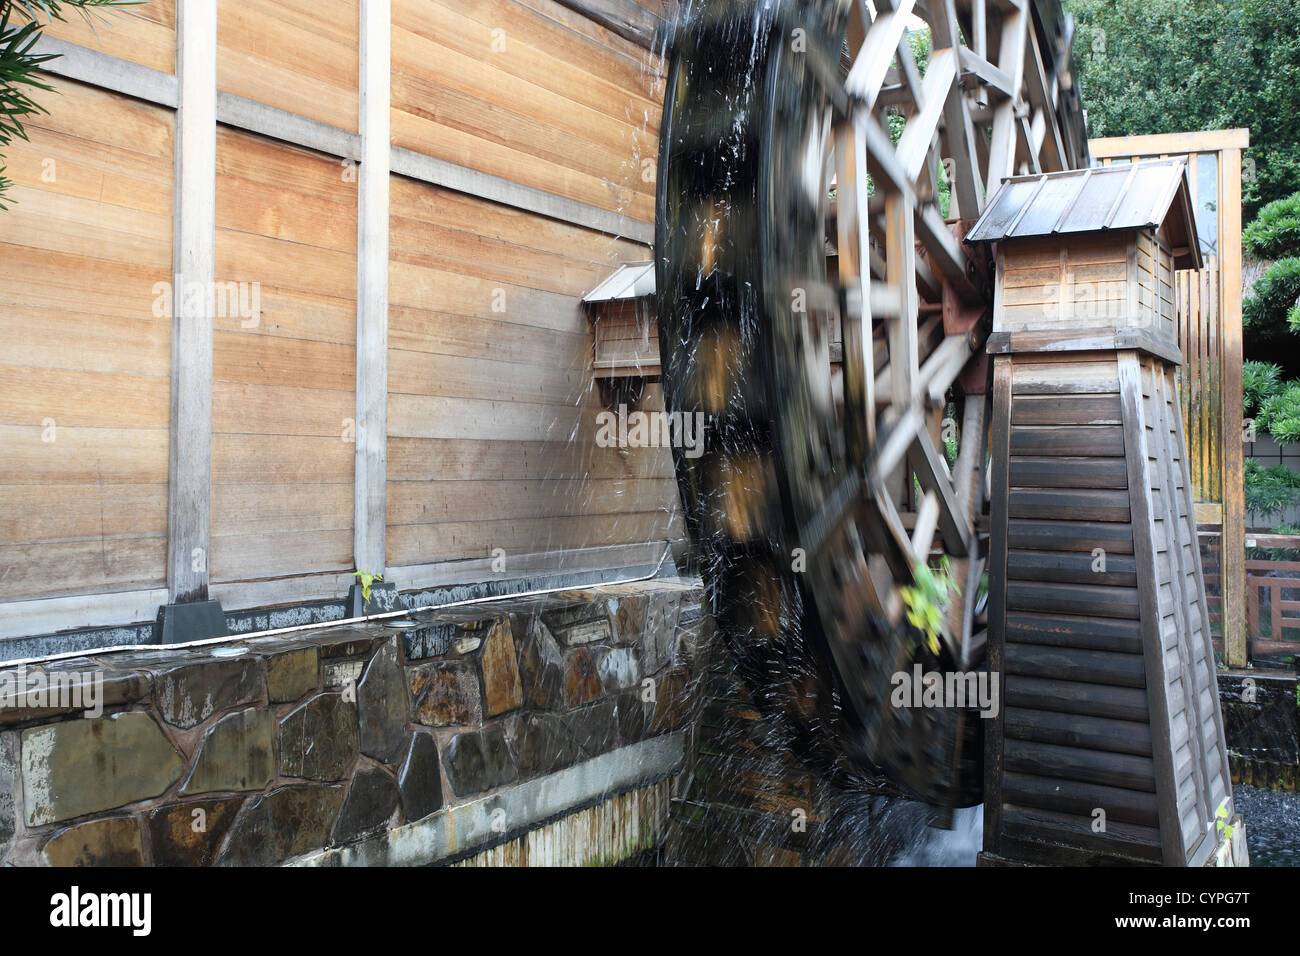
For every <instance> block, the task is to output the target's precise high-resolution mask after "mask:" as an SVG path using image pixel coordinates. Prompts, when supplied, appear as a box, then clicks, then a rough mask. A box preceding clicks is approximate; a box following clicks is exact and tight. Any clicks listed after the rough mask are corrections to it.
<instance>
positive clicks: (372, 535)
mask: <svg viewBox="0 0 1300 956" xmlns="http://www.w3.org/2000/svg"><path fill="white" fill-rule="evenodd" d="M391 12H392V8H391V3H390V0H362V3H361V58H360V59H361V65H360V75H361V117H360V118H361V169H360V172H359V176H358V181H357V185H358V192H357V202H358V204H359V206H358V210H357V420H356V432H355V434H356V442H357V447H356V481H355V487H354V489H353V495H354V497H353V505H354V510H353V520H354V525H353V559H354V561H355V562H356V567H357V570H359V571H370V572H373V573H376V574H382V573H383V572H384V568H385V562H386V549H387V544H386V534H385V532H386V530H387V529H386V522H387V481H388V177H389V157H390V155H391V150H390V149H389V112H388V111H389V100H390V84H389V69H390V66H389V63H390V54H391V40H390V36H389V31H390V20H391Z"/></svg>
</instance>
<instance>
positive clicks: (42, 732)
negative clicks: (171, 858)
mask: <svg viewBox="0 0 1300 956" xmlns="http://www.w3.org/2000/svg"><path fill="white" fill-rule="evenodd" d="M183 770H184V766H183V765H182V763H181V760H180V757H179V756H178V755H177V753H176V750H175V748H173V747H172V745H171V742H170V741H169V740H168V739H167V738H166V737H165V736H164V735H163V732H162V729H161V728H160V727H159V726H158V725H157V724H156V723H154V720H153V718H152V717H150V716H149V715H148V714H146V713H142V712H139V711H133V712H131V713H125V714H118V715H116V716H114V717H102V718H97V719H81V720H69V721H65V722H63V723H59V724H51V725H49V726H45V727H34V728H30V729H28V730H25V731H23V736H22V786H23V805H24V807H25V808H26V816H27V825H28V826H40V825H41V824H45V823H54V822H56V821H58V820H68V819H71V818H72V817H79V816H83V815H85V814H88V813H96V812H99V811H101V810H111V809H113V808H114V807H120V806H123V805H125V804H128V803H133V802H134V801H136V800H143V799H146V798H148V797H156V796H158V795H159V794H161V793H162V792H163V791H164V790H166V789H167V788H168V787H170V786H171V785H172V784H173V783H175V782H176V780H177V779H179V778H180V775H181V773H182V771H183Z"/></svg>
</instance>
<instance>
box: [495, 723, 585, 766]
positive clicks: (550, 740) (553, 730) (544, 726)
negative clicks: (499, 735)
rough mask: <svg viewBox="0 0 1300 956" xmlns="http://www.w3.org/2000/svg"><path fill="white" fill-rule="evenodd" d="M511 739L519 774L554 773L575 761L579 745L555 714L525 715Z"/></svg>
mask: <svg viewBox="0 0 1300 956" xmlns="http://www.w3.org/2000/svg"><path fill="white" fill-rule="evenodd" d="M511 740H512V743H513V744H514V749H515V755H516V757H517V759H518V763H519V775H520V776H521V777H537V776H541V775H542V774H547V773H554V772H555V771H556V770H562V769H563V768H565V767H567V766H569V765H570V764H572V763H574V762H576V761H577V760H578V756H579V754H578V747H577V745H576V744H575V743H574V740H573V736H572V734H571V733H570V731H569V728H568V727H567V726H566V725H565V720H564V718H563V717H561V716H560V715H558V714H524V715H523V716H522V717H520V718H519V720H518V721H517V722H516V724H515V728H514V733H513V735H512V738H511Z"/></svg>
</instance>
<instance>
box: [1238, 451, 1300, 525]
mask: <svg viewBox="0 0 1300 956" xmlns="http://www.w3.org/2000/svg"><path fill="white" fill-rule="evenodd" d="M1245 485H1246V509H1247V510H1248V511H1253V512H1255V513H1256V514H1259V515H1263V516H1264V517H1269V516H1271V515H1278V514H1281V513H1282V511H1283V510H1284V509H1285V508H1286V507H1287V506H1289V505H1292V504H1295V503H1297V502H1300V474H1296V473H1295V472H1294V471H1292V470H1291V469H1290V468H1288V467H1286V465H1274V466H1273V467H1272V468H1265V467H1264V466H1263V465H1261V464H1260V463H1259V462H1257V461H1256V460H1255V459H1253V458H1247V459H1246V468H1245Z"/></svg>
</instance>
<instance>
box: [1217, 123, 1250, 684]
mask: <svg viewBox="0 0 1300 956" xmlns="http://www.w3.org/2000/svg"><path fill="white" fill-rule="evenodd" d="M1219 237H1220V241H1219V272H1220V276H1221V278H1220V280H1219V330H1220V331H1219V335H1220V348H1219V356H1220V362H1221V363H1222V365H1221V368H1222V376H1223V378H1222V381H1223V389H1222V393H1221V396H1222V399H1223V405H1222V406H1221V409H1222V410H1221V415H1222V423H1223V425H1222V431H1221V434H1222V436H1223V540H1222V551H1221V553H1220V558H1219V560H1220V562H1221V563H1220V571H1219V575H1220V577H1219V587H1220V588H1221V589H1222V594H1223V653H1224V657H1225V659H1226V660H1227V663H1228V665H1229V666H1230V667H1245V666H1246V663H1247V660H1246V621H1245V608H1246V489H1245V484H1244V482H1245V470H1246V461H1245V457H1246V456H1245V448H1244V447H1243V445H1242V434H1241V360H1242V354H1241V350H1242V343H1241V150H1240V149H1225V150H1224V151H1223V152H1222V153H1221V154H1220V160H1219ZM1225 240H1226V241H1225Z"/></svg>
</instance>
